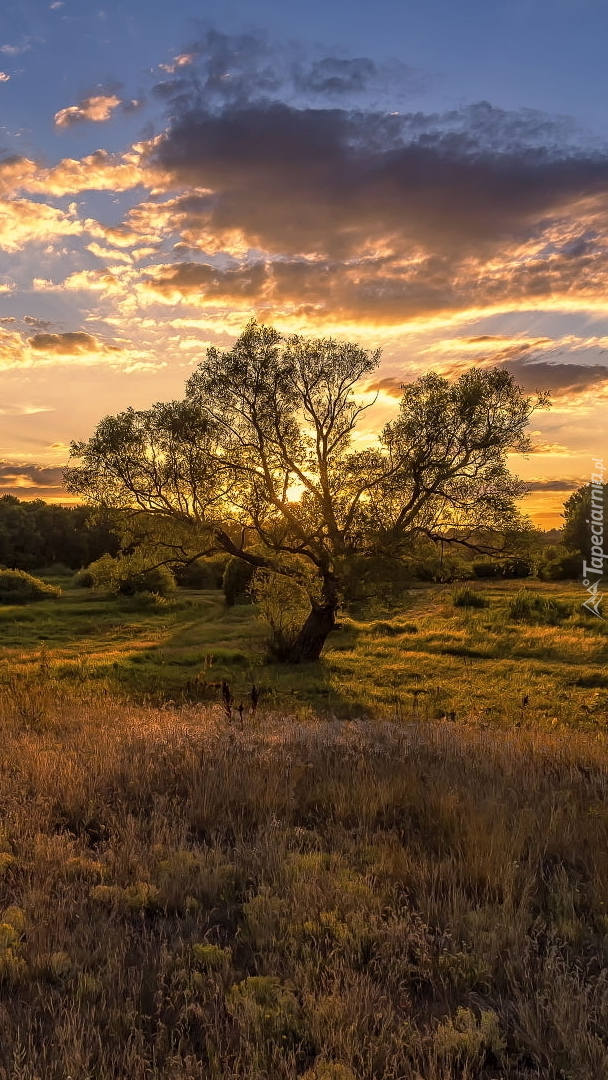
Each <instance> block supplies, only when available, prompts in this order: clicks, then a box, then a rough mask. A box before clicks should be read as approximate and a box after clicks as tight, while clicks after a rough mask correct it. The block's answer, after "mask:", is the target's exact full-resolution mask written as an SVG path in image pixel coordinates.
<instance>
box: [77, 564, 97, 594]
mask: <svg viewBox="0 0 608 1080" xmlns="http://www.w3.org/2000/svg"><path fill="white" fill-rule="evenodd" d="M72 585H73V586H74V588H75V589H92V588H93V587H94V585H95V577H94V575H93V574H92V572H91V570H90V568H89V567H88V566H87V567H85V568H84V569H83V570H79V571H78V573H77V574H74V577H73V578H72Z"/></svg>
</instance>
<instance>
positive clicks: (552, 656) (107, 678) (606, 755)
mask: <svg viewBox="0 0 608 1080" xmlns="http://www.w3.org/2000/svg"><path fill="white" fill-rule="evenodd" d="M475 590H476V592H478V593H480V594H481V595H482V597H483V599H484V600H486V601H488V605H489V606H486V607H480V608H471V607H468V608H461V607H455V606H454V603H453V600H454V594H455V592H456V591H457V588H456V587H453V586H449V587H447V586H445V587H439V586H437V587H431V588H428V589H425V590H420V591H419V592H416V593H414V594H412V595H411V596H410V597H409V598H408V600H407V602H406V603H404V605H403V607H402V608H401V609H400V610H399V611H396V612H393V613H391V614H390V615H387V614H382V613H376V614H375V615H374V617H373V618H371V617H368V618H367V619H363V618H348V619H345V620H344V623H343V626H342V628H341V629H340V630H337V631H336V632H335V633H334V634H333V635H332V637H331V639H330V642H329V643H328V647H327V651H326V655H325V656H324V658H323V660H322V662H321V663H319V664H315V665H309V666H304V667H301V668H296V669H288V668H286V667H281V666H273V665H268V664H266V663H265V662H264V650H263V637H264V632H265V631H264V627H263V626H262V624H261V622H260V621H259V620H258V619H257V617H256V612H255V609H253V608H252V607H251V606H249V607H246V606H243V607H237V608H233V609H229V610H228V611H226V610H225V609H224V608H223V604H222V598H221V595H220V594H219V593H217V592H206V593H183V594H182V593H180V594H178V597H177V598H175V599H171V600H169V601H168V602H166V603H161V604H157V603H154V602H152V603H150V602H146V601H140V600H121V601H118V600H110V599H104V598H101V597H96V596H91V595H90V594H87V593H83V591H82V590H78V591H76V590H74V591H70V590H69V589H68V590H66V591H65V593H64V595H63V596H62V597H61V598H60V599H58V600H53V601H48V602H44V603H40V604H37V605H35V604H32V605H28V606H25V607H0V634H1V641H2V649H1V651H0V686H1V693H0V1080H66V1078H68V1077H70V1078H71V1080H161V1078H162V1080H198V1078H202V1077H205V1078H207V1077H208V1078H211V1080H237V1078H238V1080H246V1078H247V1080H296V1078H305V1080H452V1078H458V1080H473V1078H479V1080H532V1078H536V1080H538V1078H543V1080H596V1078H601V1077H605V1076H608V979H607V976H606V971H607V970H608V722H607V721H608V677H607V675H608V672H607V670H606V657H607V649H608V637H607V635H606V629H605V624H604V623H602V622H601V621H600V620H599V619H592V618H586V617H584V616H583V615H582V614H581V612H580V609H579V606H578V605H579V603H580V597H579V595H578V591H577V589H576V586H557V585H546V584H541V583H538V582H530V583H528V585H527V590H528V592H527V596H528V600H529V599H530V597H532V599H533V598H534V597H537V598H549V599H552V600H553V601H555V602H557V606H556V604H553V606H551V605H550V606H549V608H547V611H549V616H547V618H548V619H549V621H548V622H547V618H545V616H544V615H542V614H539V615H537V616H535V615H532V616H530V617H531V618H533V619H541V622H540V623H538V622H537V623H534V622H525V621H524V622H522V621H518V620H517V619H515V618H513V611H512V610H511V609H510V608H509V605H510V604H512V603H513V602H514V601H515V599H516V598H517V594H518V593H519V592H520V585H519V583H498V584H494V583H492V584H489V585H483V586H477V585H475ZM560 604H561V605H564V604H565V605H568V604H570V605H571V608H570V609H568V608H567V607H566V608H564V607H563V606H562V607H560V606H559V605H560ZM524 607H525V604H524ZM551 613H553V614H551ZM545 615H546V613H545ZM543 619H544V621H542V620H543ZM551 621H553V623H554V625H551ZM222 678H225V679H227V680H228V681H229V682H230V685H231V687H232V688H233V692H234V694H235V699H236V701H238V700H239V695H242V696H243V698H244V700H245V702H246V705H247V694H248V692H249V689H250V687H251V682H252V680H255V683H256V685H258V686H259V687H261V689H262V691H263V693H262V697H261V700H260V706H259V708H258V710H257V713H256V714H255V715H251V711H250V709H249V707H248V706H247V707H246V708H245V711H244V716H243V722H242V724H241V723H240V722H239V721H238V717H234V716H233V718H232V721H231V722H229V721H228V718H227V716H226V714H225V712H224V711H223V709H222V707H221V705H220V704H217V703H215V702H214V701H213V700H210V701H205V700H204V699H205V697H210V698H211V699H214V698H217V697H218V689H217V684H218V682H219V681H220V680H221V679H222ZM214 684H215V685H214ZM197 696H198V698H200V699H202V700H198V701H197V700H189V699H192V698H194V699H196V698H197ZM525 698H527V701H526V702H525V703H524V699H525Z"/></svg>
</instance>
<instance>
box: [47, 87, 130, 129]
mask: <svg viewBox="0 0 608 1080" xmlns="http://www.w3.org/2000/svg"><path fill="white" fill-rule="evenodd" d="M120 104H121V100H120V98H119V97H116V95H115V94H96V95H94V96H93V97H87V98H84V99H83V100H82V101H80V102H79V103H78V105H70V106H69V107H68V108H67V109H60V110H59V112H57V113H55V125H56V126H57V127H63V128H67V127H73V126H74V124H80V123H82V122H83V121H85V120H92V121H94V122H96V123H101V122H103V121H104V120H109V119H110V117H111V115H112V112H113V111H114V109H115V108H116V107H117V106H118V105H120Z"/></svg>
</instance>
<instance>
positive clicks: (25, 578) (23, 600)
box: [0, 570, 61, 604]
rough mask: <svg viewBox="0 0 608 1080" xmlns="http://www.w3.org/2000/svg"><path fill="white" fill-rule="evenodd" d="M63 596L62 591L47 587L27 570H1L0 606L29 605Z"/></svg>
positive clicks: (51, 586) (54, 587)
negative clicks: (33, 602) (27, 572)
mask: <svg viewBox="0 0 608 1080" xmlns="http://www.w3.org/2000/svg"><path fill="white" fill-rule="evenodd" d="M57 596H61V589H60V588H58V587H57V586H55V585H47V584H46V582H45V581H41V580H40V578H37V577H32V575H31V574H26V572H25V570H0V604H29V603H31V602H32V601H34V600H50V599H54V598H55V597H57Z"/></svg>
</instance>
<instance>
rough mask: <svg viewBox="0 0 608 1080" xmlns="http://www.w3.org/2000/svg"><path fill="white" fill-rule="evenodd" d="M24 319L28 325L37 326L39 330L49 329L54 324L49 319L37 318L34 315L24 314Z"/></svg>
mask: <svg viewBox="0 0 608 1080" xmlns="http://www.w3.org/2000/svg"><path fill="white" fill-rule="evenodd" d="M23 321H24V323H26V325H27V326H35V327H36V328H37V329H38V330H48V329H49V328H50V327H51V326H52V325H53V323H52V322H50V321H49V320H48V319H36V318H35V317H34V316H33V315H24V316H23Z"/></svg>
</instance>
